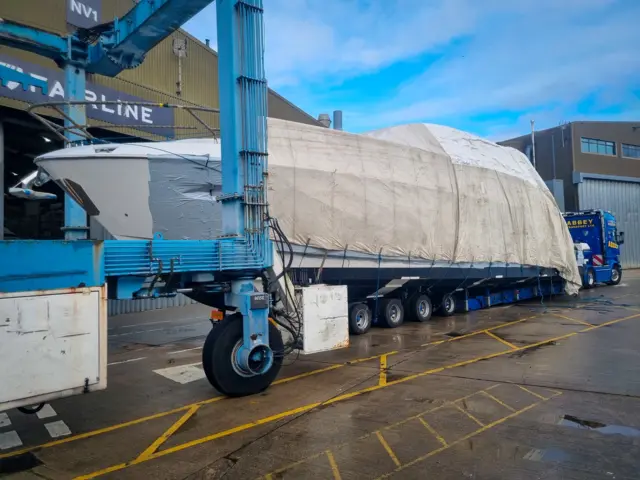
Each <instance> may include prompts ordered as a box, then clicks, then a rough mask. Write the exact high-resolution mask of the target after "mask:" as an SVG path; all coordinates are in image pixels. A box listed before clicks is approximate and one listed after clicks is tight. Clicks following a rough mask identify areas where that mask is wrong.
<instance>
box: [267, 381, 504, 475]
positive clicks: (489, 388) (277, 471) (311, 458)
mask: <svg viewBox="0 0 640 480" xmlns="http://www.w3.org/2000/svg"><path fill="white" fill-rule="evenodd" d="M500 385H501V384H499V383H496V384H494V385H491V386H489V387H487V388H485V390H492V389H494V388H496V387H499V386H500ZM478 393H479V392H473V393H470V394H469V395H465V396H464V397H460V398H458V399H456V400H453V401H454V402H459V401H462V400H465V399H467V398H469V397H472V396H474V395H477V394H478ZM450 403H451V402H449V401H447V402H444V403H442V404H441V405H439V406H437V407H433V408H430V409H429V410H425V411H424V412H420V413H418V414H417V415H413V416H411V417H408V418H405V419H404V420H400V421H399V422H396V423H393V424H391V425H387V426H385V427H384V428H383V430H390V429H392V428H395V427H397V426H399V425H403V424H405V423H408V422H410V421H411V420H415V419H416V418H418V419H419V418H420V417H421V416H422V415H427V414H428V413H433V412H436V411H438V410H440V409H441V408H443V407H446V406H447V405H449V404H450ZM374 433H375V432H370V433H365V434H364V435H362V436H361V437H358V438H356V439H355V440H353V441H357V440H364V439H365V438H369V437H370V436H372V435H373V434H374ZM349 443H351V442H343V443H340V444H337V445H333V446H332V447H331V448H332V449H336V448H340V447H344V446H346V445H348V444H349ZM321 455H323V452H320V453H316V454H314V455H311V456H309V457H305V458H303V459H302V460H298V461H297V462H293V463H289V464H287V465H285V466H284V467H280V468H279V469H277V470H274V471H272V472H271V473H269V474H268V475H265V477H264V478H265V480H269V479H272V478H273V475H277V474H279V473H282V472H284V471H286V470H290V469H292V468H294V467H297V466H298V465H301V464H303V463H305V462H308V461H311V460H313V459H315V458H318V457H319V456H321Z"/></svg>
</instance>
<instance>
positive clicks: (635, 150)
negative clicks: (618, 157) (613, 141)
mask: <svg viewBox="0 0 640 480" xmlns="http://www.w3.org/2000/svg"><path fill="white" fill-rule="evenodd" d="M622 156H623V157H628V158H640V146H639V145H630V144H628V143H623V144H622Z"/></svg>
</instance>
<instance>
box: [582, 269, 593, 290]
mask: <svg viewBox="0 0 640 480" xmlns="http://www.w3.org/2000/svg"><path fill="white" fill-rule="evenodd" d="M595 286H596V272H595V270H594V269H593V268H590V269H589V270H587V277H586V278H585V279H584V288H593V287H595Z"/></svg>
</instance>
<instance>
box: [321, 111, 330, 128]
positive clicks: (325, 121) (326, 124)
mask: <svg viewBox="0 0 640 480" xmlns="http://www.w3.org/2000/svg"><path fill="white" fill-rule="evenodd" d="M318 121H319V122H320V123H321V124H322V125H323V126H324V127H327V128H329V127H330V126H331V117H329V114H328V113H321V114H320V115H318Z"/></svg>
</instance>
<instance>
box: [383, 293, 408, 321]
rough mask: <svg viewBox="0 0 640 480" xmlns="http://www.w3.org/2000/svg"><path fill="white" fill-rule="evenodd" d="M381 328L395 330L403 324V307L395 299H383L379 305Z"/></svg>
mask: <svg viewBox="0 0 640 480" xmlns="http://www.w3.org/2000/svg"><path fill="white" fill-rule="evenodd" d="M380 313H382V326H384V327H387V328H396V327H399V326H400V325H402V323H403V322H404V307H403V306H402V302H401V301H400V300H398V299H397V298H384V299H382V302H381V303H380Z"/></svg>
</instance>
